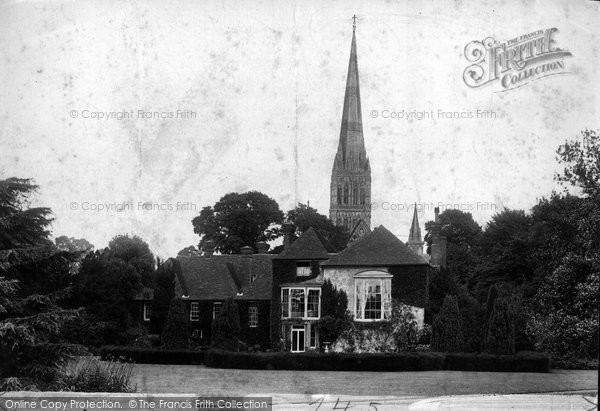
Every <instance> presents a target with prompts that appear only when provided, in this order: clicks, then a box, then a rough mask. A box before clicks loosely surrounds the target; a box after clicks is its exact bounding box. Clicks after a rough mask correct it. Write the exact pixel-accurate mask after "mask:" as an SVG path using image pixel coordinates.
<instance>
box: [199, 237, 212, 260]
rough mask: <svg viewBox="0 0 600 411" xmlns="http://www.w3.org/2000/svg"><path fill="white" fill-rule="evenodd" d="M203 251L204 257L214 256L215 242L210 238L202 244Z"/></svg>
mask: <svg viewBox="0 0 600 411" xmlns="http://www.w3.org/2000/svg"><path fill="white" fill-rule="evenodd" d="M202 251H203V252H204V253H203V254H204V257H206V258H210V257H212V255H213V253H214V252H215V245H214V243H213V242H212V241H211V240H208V241H207V242H206V243H204V245H203V246H202Z"/></svg>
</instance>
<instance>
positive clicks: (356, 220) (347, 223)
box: [329, 16, 371, 238]
mask: <svg viewBox="0 0 600 411" xmlns="http://www.w3.org/2000/svg"><path fill="white" fill-rule="evenodd" d="M357 60H358V59H357V53H356V16H353V17H352V44H351V46H350V60H349V61H348V74H347V76H346V90H345V93H344V107H343V109H342V124H341V127H340V135H339V142H338V149H337V153H336V155H335V160H334V162H333V169H332V170H331V196H330V199H331V203H330V207H329V217H330V218H331V220H332V221H333V222H334V223H335V224H336V225H339V226H343V227H345V228H346V230H347V231H348V232H349V233H350V232H351V233H352V236H353V237H355V238H360V237H362V236H363V235H364V234H366V233H367V232H369V231H370V229H371V207H370V206H371V167H370V165H369V159H368V157H367V151H366V149H365V141H364V138H363V126H362V112H361V107H360V87H359V81H358V61H357Z"/></svg>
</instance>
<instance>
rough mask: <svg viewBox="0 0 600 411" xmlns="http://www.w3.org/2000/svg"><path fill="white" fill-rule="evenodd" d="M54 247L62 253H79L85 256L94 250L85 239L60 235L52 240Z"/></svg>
mask: <svg viewBox="0 0 600 411" xmlns="http://www.w3.org/2000/svg"><path fill="white" fill-rule="evenodd" d="M54 242H55V243H56V247H57V248H58V249H59V250H62V251H71V252H81V253H84V254H87V253H88V252H89V251H93V250H94V246H93V245H92V244H90V242H89V241H87V240H86V239H85V238H73V237H67V236H66V235H61V236H59V237H56V238H55V239H54Z"/></svg>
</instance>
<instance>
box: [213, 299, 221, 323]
mask: <svg viewBox="0 0 600 411" xmlns="http://www.w3.org/2000/svg"><path fill="white" fill-rule="evenodd" d="M222 304H223V303H222V302H214V303H213V320H214V319H215V318H217V316H218V315H219V313H220V312H221V305H222Z"/></svg>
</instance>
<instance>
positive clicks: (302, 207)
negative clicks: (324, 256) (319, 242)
mask: <svg viewBox="0 0 600 411" xmlns="http://www.w3.org/2000/svg"><path fill="white" fill-rule="evenodd" d="M287 219H288V220H289V221H290V222H292V223H293V224H294V225H295V226H296V235H298V236H300V235H301V234H302V233H304V232H305V231H306V230H308V229H309V228H310V227H312V228H313V229H314V230H315V231H316V232H317V233H319V234H320V235H321V237H323V239H325V241H327V242H328V244H329V245H331V247H332V248H333V250H334V251H335V252H339V251H341V250H343V249H344V248H346V244H348V238H349V233H348V232H347V231H346V229H345V228H343V227H340V226H336V225H335V224H334V223H333V221H331V220H330V219H329V218H327V217H325V216H324V215H323V214H319V212H318V211H317V210H316V209H314V208H312V207H310V206H308V205H306V204H301V203H298V205H297V206H296V208H294V209H293V210H289V211H288V212H287Z"/></svg>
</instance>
